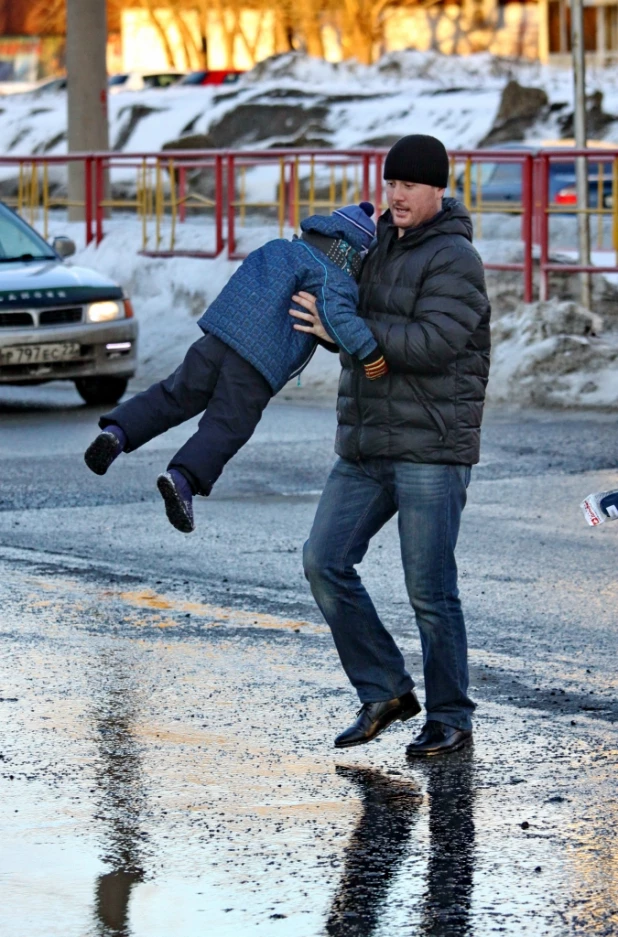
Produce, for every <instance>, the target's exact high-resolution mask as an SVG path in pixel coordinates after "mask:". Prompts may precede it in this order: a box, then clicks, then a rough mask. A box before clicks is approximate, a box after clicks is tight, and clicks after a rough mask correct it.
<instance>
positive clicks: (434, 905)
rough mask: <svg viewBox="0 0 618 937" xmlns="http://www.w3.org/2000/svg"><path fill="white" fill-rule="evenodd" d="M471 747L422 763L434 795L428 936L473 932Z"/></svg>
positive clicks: (424, 923)
mask: <svg viewBox="0 0 618 937" xmlns="http://www.w3.org/2000/svg"><path fill="white" fill-rule="evenodd" d="M473 757H474V756H473V752H472V750H471V749H467V750H466V751H463V752H460V753H458V754H456V755H451V756H449V757H447V758H445V759H444V760H438V761H434V762H429V763H428V764H426V765H423V768H424V770H425V773H426V776H427V796H428V798H429V860H428V864H427V887H426V889H425V894H424V896H423V917H422V925H421V928H422V929H421V933H422V934H423V935H427V937H430V935H431V937H466V935H468V934H471V932H472V925H471V922H470V905H471V901H472V889H473V873H474V817H473V801H474V787H473V772H474V761H473Z"/></svg>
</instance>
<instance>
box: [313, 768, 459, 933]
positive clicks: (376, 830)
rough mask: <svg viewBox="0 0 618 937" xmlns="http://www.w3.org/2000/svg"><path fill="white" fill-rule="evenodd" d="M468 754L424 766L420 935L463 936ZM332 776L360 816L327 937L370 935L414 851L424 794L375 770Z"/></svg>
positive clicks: (348, 770)
mask: <svg viewBox="0 0 618 937" xmlns="http://www.w3.org/2000/svg"><path fill="white" fill-rule="evenodd" d="M472 764H473V763H472V752H471V751H470V750H468V751H466V752H461V753H458V754H457V755H452V756H449V758H446V759H443V760H440V761H434V762H428V763H422V765H421V770H422V772H423V774H424V775H425V776H426V779H427V797H428V800H429V836H430V853H429V861H428V865H427V876H426V887H425V889H424V892H423V897H422V906H421V929H420V930H419V931H418V934H419V937H421V935H422V937H466V935H468V934H469V933H470V932H471V925H470V920H469V912H470V903H471V897H472V888H473V866H474V820H473V787H472ZM336 771H337V774H338V775H339V776H340V777H345V778H346V779H348V780H349V781H351V782H352V783H353V784H355V785H356V786H357V787H358V788H360V792H361V796H362V800H363V813H362V815H361V817H360V819H359V821H358V825H357V827H356V829H355V831H354V833H353V834H352V837H351V839H350V842H349V843H348V845H347V848H346V853H345V867H344V871H343V875H342V879H341V882H340V884H339V887H338V889H337V891H336V893H335V897H334V899H333V902H332V905H331V908H330V912H329V915H328V919H327V922H326V928H325V933H326V934H328V935H329V937H372V935H373V934H374V933H375V931H376V929H377V927H378V924H379V921H380V916H381V914H382V912H383V910H384V908H385V905H386V901H387V898H388V891H389V888H390V884H391V881H392V880H393V879H394V877H395V875H396V874H397V873H398V871H399V869H400V867H401V866H402V865H403V863H404V861H405V859H406V858H407V856H408V855H409V854H410V850H411V849H414V848H415V846H414V843H412V844H410V840H411V836H412V831H413V828H414V825H415V823H416V821H417V819H418V815H419V807H420V805H421V803H422V799H423V798H422V795H421V791H420V787H419V786H418V784H417V783H416V782H415V781H414V780H413V779H411V778H410V777H408V778H404V777H392V776H389V775H386V774H384V773H383V772H381V771H378V770H375V769H373V768H359V767H347V766H343V765H337V767H336Z"/></svg>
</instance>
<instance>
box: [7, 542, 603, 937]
mask: <svg viewBox="0 0 618 937" xmlns="http://www.w3.org/2000/svg"><path fill="white" fill-rule="evenodd" d="M0 565H1V569H0V608H1V610H2V611H1V613H0V627H1V630H2V632H3V634H4V635H5V637H4V638H2V639H1V644H2V662H3V663H2V670H1V681H0V691H1V699H2V705H0V723H1V742H0V751H1V754H0V785H1V788H2V818H1V820H0V825H1V831H0V835H1V842H2V845H1V847H0V848H1V850H2V861H1V866H0V883H1V886H2V893H3V896H4V900H3V902H2V904H1V906H0V933H2V934H3V935H4V934H6V935H7V937H21V935H24V937H25V935H28V937H55V935H59V937H60V935H62V937H69V935H76V937H82V935H84V937H85V935H91V934H92V935H97V937H171V935H174V937H198V935H202V934H204V933H208V934H213V935H216V937H228V935H229V937H238V935H239V934H243V935H244V934H252V933H255V934H256V935H259V934H264V935H266V937H271V935H278V934H281V935H284V937H318V935H324V934H327V935H334V937H370V935H371V937H373V935H375V937H392V935H394V934H397V935H398V937H399V935H402V937H468V935H470V937H471V935H474V937H485V935H490V934H494V933H501V934H507V935H513V937H520V935H522V934H531V935H534V937H536V935H539V937H540V935H548V937H563V935H566V934H577V935H580V934H581V935H591V937H592V935H595V937H597V935H598V937H605V935H607V937H610V935H612V937H613V935H615V934H616V933H618V906H617V901H618V857H617V855H616V850H617V848H618V847H617V841H616V821H617V819H618V817H617V816H616V801H615V797H614V792H615V777H616V768H617V763H618V748H617V746H616V741H615V731H614V726H613V725H612V724H611V723H610V721H608V720H607V719H605V718H603V713H589V712H586V711H584V710H583V705H581V700H578V704H577V705H578V716H577V719H576V720H573V719H572V713H571V711H568V712H567V711H566V701H564V700H563V699H562V697H563V696H565V695H567V693H566V692H565V694H562V693H560V692H559V690H560V687H559V686H550V687H548V688H547V686H546V685H545V684H544V686H545V687H546V688H545V689H541V690H540V691H539V693H536V692H535V687H536V686H537V685H539V684H536V683H534V682H532V681H531V680H530V679H528V680H525V679H523V677H522V675H521V674H517V673H515V672H509V660H508V659H507V658H506V657H504V656H502V657H500V656H498V655H496V656H494V657H492V655H491V654H490V653H489V652H486V655H485V658H483V656H482V655H476V656H475V657H474V662H475V663H474V680H475V686H476V689H475V696H476V698H477V700H478V701H479V702H480V704H481V705H480V708H479V713H478V720H477V723H476V734H475V743H474V746H473V748H472V749H470V750H467V751H463V752H459V753H456V754H455V755H453V756H451V757H449V758H446V759H435V760H430V761H428V762H421V763H415V764H410V763H408V762H407V761H406V759H405V746H406V744H407V742H408V741H409V740H410V734H411V732H414V728H411V724H410V723H406V727H405V728H404V727H403V726H401V725H399V724H398V725H396V726H394V727H393V728H392V729H391V730H389V731H388V732H387V733H384V735H383V736H381V737H380V739H378V740H376V741H375V742H374V743H372V744H371V745H369V746H366V747H364V748H362V749H354V750H353V751H351V752H343V753H342V752H339V751H336V750H335V749H334V748H333V747H332V740H333V738H334V736H335V735H336V734H337V732H338V731H340V730H341V728H342V727H345V725H347V724H348V722H349V721H350V719H351V718H352V716H353V714H354V712H355V710H356V708H357V703H356V701H355V699H354V697H353V695H352V693H351V692H350V691H349V689H348V688H347V687H346V686H345V684H344V682H343V678H342V675H341V672H340V670H339V667H338V663H337V660H336V656H335V652H334V650H333V647H332V645H331V642H330V637H329V635H328V634H327V633H326V630H325V629H324V627H323V626H322V625H319V624H316V623H315V622H313V623H312V622H310V621H302V620H298V621H297V620H295V619H294V618H286V617H285V615H284V614H281V615H280V616H277V615H274V614H273V615H270V614H269V615H266V614H264V613H263V612H262V613H258V612H257V611H256V609H257V608H259V607H260V606H259V603H256V605H255V606H254V608H253V609H252V608H251V607H243V608H239V607H238V606H236V607H231V606H230V607H229V608H228V607H225V606H223V605H221V604H216V603H214V602H212V601H208V599H204V600H202V599H201V598H199V596H197V595H194V594H193V593H192V591H191V588H192V587H191V588H190V587H189V585H188V584H184V586H185V587H184V588H182V589H177V588H175V586H174V583H173V582H165V581H163V580H160V581H159V583H158V584H157V585H156V587H153V585H152V583H150V584H147V583H145V582H140V581H133V580H132V581H131V582H126V581H121V580H119V579H118V577H117V576H116V574H112V573H109V574H108V575H107V578H106V573H105V571H104V570H102V569H100V568H99V569H97V570H92V575H91V576H89V575H88V573H87V570H85V569H84V567H83V565H82V566H79V564H77V565H78V566H79V570H80V573H79V575H74V574H73V573H72V572H69V571H66V570H65V572H64V574H63V575H62V574H61V572H60V570H59V568H58V566H56V567H54V573H53V575H51V574H50V573H49V571H46V572H45V573H42V572H41V570H40V569H36V568H32V567H31V568H28V566H27V565H24V564H23V563H18V562H13V561H11V560H7V559H6V558H5V559H4V560H2V561H0ZM52 565H53V564H52ZM76 568H77V566H76ZM186 616H189V618H187V617H186ZM513 666H514V665H513ZM483 673H485V674H486V675H487V676H488V677H490V679H488V680H486V681H483V680H481V679H480V677H481V676H482V674H483ZM531 676H532V675H531V674H528V677H531ZM578 676H579V674H578ZM563 677H564V675H563V676H560V677H559V679H560V681H561V686H562V689H565V691H566V689H567V686H568V685H567V684H566V682H565V679H563ZM572 679H573V680H574V679H575V677H573V678H572ZM593 679H594V678H593V675H592V674H591V675H590V680H591V681H592V680H593ZM513 681H517V682H516V683H515V682H513ZM528 683H531V685H530V686H528ZM556 683H558V675H556ZM509 688H510V689H509ZM594 688H595V692H594V693H593V695H592V696H591V697H590V699H591V700H594V701H595V702H596V701H597V700H598V699H601V700H602V699H603V698H604V697H603V693H602V691H601V689H599V687H598V686H597V685H596V684H595V685H594ZM552 692H553V693H555V694H556V695H555V696H552ZM509 695H511V696H512V697H513V698H512V699H510V700H509V699H508V696H509ZM525 697H527V699H525ZM568 697H569V700H570V701H571V702H573V705H574V706H575V699H576V697H575V694H574V693H573V691H572V689H569V690H568ZM541 698H542V700H543V705H540V704H539V700H540V699H541ZM553 699H559V700H560V706H559V707H554V706H553V705H552V703H551V701H552V700H553ZM560 708H563V709H565V712H562V713H561V712H560V711H559V710H560ZM574 721H575V725H573V722H574ZM417 725H419V726H420V721H417Z"/></svg>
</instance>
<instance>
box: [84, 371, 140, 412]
mask: <svg viewBox="0 0 618 937" xmlns="http://www.w3.org/2000/svg"><path fill="white" fill-rule="evenodd" d="M128 383H129V381H128V380H127V378H126V377H80V378H78V379H77V380H76V381H75V387H76V388H77V393H78V394H79V395H80V397H81V398H82V400H85V401H86V403H88V404H90V405H91V406H96V405H98V404H113V403H118V401H119V400H120V398H121V397H122V395H123V394H124V392H125V390H126V389H127V384H128Z"/></svg>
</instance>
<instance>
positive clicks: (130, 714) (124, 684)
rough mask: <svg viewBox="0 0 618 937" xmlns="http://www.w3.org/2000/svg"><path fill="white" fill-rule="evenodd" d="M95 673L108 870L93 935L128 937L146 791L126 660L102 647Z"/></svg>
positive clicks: (100, 883) (99, 795)
mask: <svg viewBox="0 0 618 937" xmlns="http://www.w3.org/2000/svg"><path fill="white" fill-rule="evenodd" d="M95 673H97V675H98V676H99V677H100V680H101V683H100V689H99V692H98V693H97V697H96V698H97V703H96V705H95V708H94V710H93V713H92V715H93V719H94V722H95V728H96V742H97V747H98V749H99V760H98V763H97V765H98V773H97V779H96V783H97V791H96V799H97V802H98V804H97V819H98V820H99V821H101V824H102V832H103V835H104V837H105V845H104V849H103V855H102V857H101V858H102V860H103V862H104V863H105V864H106V865H109V866H111V871H110V872H107V873H105V874H104V875H101V876H100V877H99V878H98V880H97V883H96V896H95V905H94V910H95V915H96V924H97V931H96V933H97V937H129V933H130V931H129V902H130V898H131V890H132V888H133V887H134V885H136V884H137V883H139V882H141V881H143V879H144V871H143V861H142V852H143V845H142V836H143V834H142V831H141V830H140V815H141V813H142V809H143V805H144V801H145V792H144V785H143V777H142V766H141V761H140V752H139V747H138V744H137V742H136V740H135V737H134V725H135V722H136V716H137V699H136V696H137V693H136V687H135V682H134V677H133V673H132V669H131V665H130V663H129V662H127V661H125V660H123V658H122V655H120V654H118V653H116V652H110V651H106V652H105V653H102V654H101V655H100V658H99V667H98V668H97V669H96V671H95Z"/></svg>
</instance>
